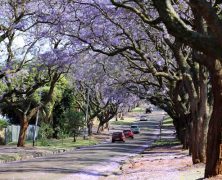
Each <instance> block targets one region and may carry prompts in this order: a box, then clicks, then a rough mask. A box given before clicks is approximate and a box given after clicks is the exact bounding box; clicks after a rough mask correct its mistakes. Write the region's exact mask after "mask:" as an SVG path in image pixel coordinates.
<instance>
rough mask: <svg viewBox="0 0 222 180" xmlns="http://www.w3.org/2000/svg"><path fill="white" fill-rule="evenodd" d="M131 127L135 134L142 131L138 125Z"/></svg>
mask: <svg viewBox="0 0 222 180" xmlns="http://www.w3.org/2000/svg"><path fill="white" fill-rule="evenodd" d="M130 129H131V131H133V133H134V134H139V133H140V128H139V126H138V125H131V127H130Z"/></svg>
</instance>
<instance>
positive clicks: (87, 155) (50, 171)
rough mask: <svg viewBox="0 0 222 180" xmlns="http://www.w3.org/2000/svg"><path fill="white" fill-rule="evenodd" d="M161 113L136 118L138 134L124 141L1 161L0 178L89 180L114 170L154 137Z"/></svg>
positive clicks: (156, 136) (141, 149)
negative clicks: (37, 156) (56, 153)
mask: <svg viewBox="0 0 222 180" xmlns="http://www.w3.org/2000/svg"><path fill="white" fill-rule="evenodd" d="M163 116H164V114H163V113H162V112H161V111H159V112H157V111H155V112H153V113H152V114H149V115H148V119H149V120H148V121H136V122H135V123H136V124H138V125H139V126H140V127H141V133H140V134H137V135H135V138H134V139H133V140H132V139H127V140H126V142H125V143H122V142H117V143H111V142H107V143H103V144H99V145H95V146H91V147H85V148H81V149H78V150H76V151H73V152H67V153H63V154H58V155H52V156H47V157H41V158H36V159H32V160H27V161H18V162H11V163H6V164H1V165H0V179H4V180H6V179H21V180H26V179H27V180H46V179H47V180H48V179H50V180H56V179H62V180H66V179H84V180H85V179H90V180H93V179H100V178H102V177H105V176H107V175H110V174H112V173H117V170H118V169H119V166H120V164H121V163H122V162H123V161H124V160H126V159H128V158H129V157H130V156H134V155H136V154H138V153H140V152H141V151H143V149H144V148H146V147H148V146H149V145H150V144H151V143H152V142H153V140H155V139H156V138H158V134H159V122H160V121H161V120H162V119H163ZM124 128H129V127H124V126H123V129H124ZM120 130H121V129H120Z"/></svg>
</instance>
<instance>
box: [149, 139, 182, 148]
mask: <svg viewBox="0 0 222 180" xmlns="http://www.w3.org/2000/svg"><path fill="white" fill-rule="evenodd" d="M180 144H181V143H180V141H179V140H178V139H176V138H175V139H160V140H157V141H155V142H154V143H153V144H152V146H174V145H180Z"/></svg>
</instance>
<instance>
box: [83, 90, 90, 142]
mask: <svg viewBox="0 0 222 180" xmlns="http://www.w3.org/2000/svg"><path fill="white" fill-rule="evenodd" d="M88 115H89V88H87V99H86V116H85V121H86V126H87V124H88ZM83 139H86V127H85V130H84V136H83Z"/></svg>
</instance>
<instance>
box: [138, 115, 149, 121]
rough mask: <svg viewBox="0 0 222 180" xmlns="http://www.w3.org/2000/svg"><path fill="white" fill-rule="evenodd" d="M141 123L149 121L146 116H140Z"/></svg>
mask: <svg viewBox="0 0 222 180" xmlns="http://www.w3.org/2000/svg"><path fill="white" fill-rule="evenodd" d="M140 121H148V119H147V117H146V116H140Z"/></svg>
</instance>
